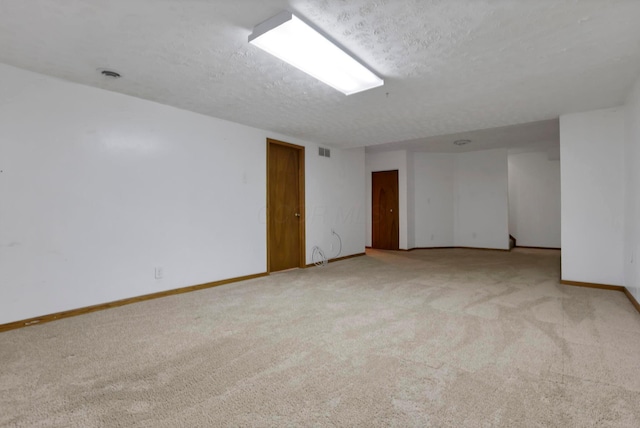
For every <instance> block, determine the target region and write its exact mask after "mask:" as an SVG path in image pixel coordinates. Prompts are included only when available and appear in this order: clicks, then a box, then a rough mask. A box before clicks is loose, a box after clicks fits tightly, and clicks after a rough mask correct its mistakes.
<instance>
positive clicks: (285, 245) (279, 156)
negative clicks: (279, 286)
mask: <svg viewBox="0 0 640 428" xmlns="http://www.w3.org/2000/svg"><path fill="white" fill-rule="evenodd" d="M303 201H304V147H300V146H295V145H293V144H288V143H283V142H281V141H275V140H267V266H268V269H269V272H276V271H280V270H285V269H291V268H296V267H304V266H305V238H304V236H305V232H304V230H305V229H304V204H303Z"/></svg>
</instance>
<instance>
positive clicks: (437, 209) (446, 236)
mask: <svg viewBox="0 0 640 428" xmlns="http://www.w3.org/2000/svg"><path fill="white" fill-rule="evenodd" d="M455 156H456V155H455V154H450V153H414V154H413V162H414V175H415V178H414V180H415V185H414V186H415V189H416V190H415V192H414V195H415V196H414V197H415V201H414V204H415V228H414V230H415V233H414V236H415V247H418V248H428V247H451V246H453V241H454V239H453V236H454V235H453V228H454V216H453V213H454V209H453V200H454V195H453V191H454V189H453V180H454V175H455V170H454V158H455Z"/></svg>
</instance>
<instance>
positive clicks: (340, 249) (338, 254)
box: [331, 229, 342, 259]
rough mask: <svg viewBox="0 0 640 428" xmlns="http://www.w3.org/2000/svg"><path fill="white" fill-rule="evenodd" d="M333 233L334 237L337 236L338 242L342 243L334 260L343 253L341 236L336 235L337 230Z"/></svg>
mask: <svg viewBox="0 0 640 428" xmlns="http://www.w3.org/2000/svg"><path fill="white" fill-rule="evenodd" d="M331 233H333V234H334V235H336V236H337V237H338V242H339V243H340V247H339V248H338V252H337V253H336V255H335V256H333V258H334V259H335V258H337V257H338V256H340V254H341V253H342V238H340V235H338V234H337V233H336V231H335V230H333V229H331Z"/></svg>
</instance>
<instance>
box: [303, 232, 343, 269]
mask: <svg viewBox="0 0 640 428" xmlns="http://www.w3.org/2000/svg"><path fill="white" fill-rule="evenodd" d="M331 233H332V234H333V235H335V236H337V237H338V243H339V244H340V245H339V246H338V252H337V253H336V255H335V256H333V257H332V259H335V258H337V257H338V256H339V255H340V254H341V253H342V238H340V235H338V234H337V233H336V231H335V230H333V229H331ZM318 257H319V258H320V260H317V261H316V259H317V258H318ZM311 262H312V263H313V264H314V265H316V266H326V265H327V263H329V259H327V256H325V254H324V251H322V248H320V247H318V246H317V245H316V246H315V247H313V252H312V253H311Z"/></svg>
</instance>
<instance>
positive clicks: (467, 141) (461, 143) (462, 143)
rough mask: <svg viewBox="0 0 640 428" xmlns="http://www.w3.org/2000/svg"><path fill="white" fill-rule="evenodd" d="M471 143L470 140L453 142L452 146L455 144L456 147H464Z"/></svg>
mask: <svg viewBox="0 0 640 428" xmlns="http://www.w3.org/2000/svg"><path fill="white" fill-rule="evenodd" d="M470 142H471V140H456V141H454V142H453V144H455V145H456V146H464V145H466V144H469V143H470Z"/></svg>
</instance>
